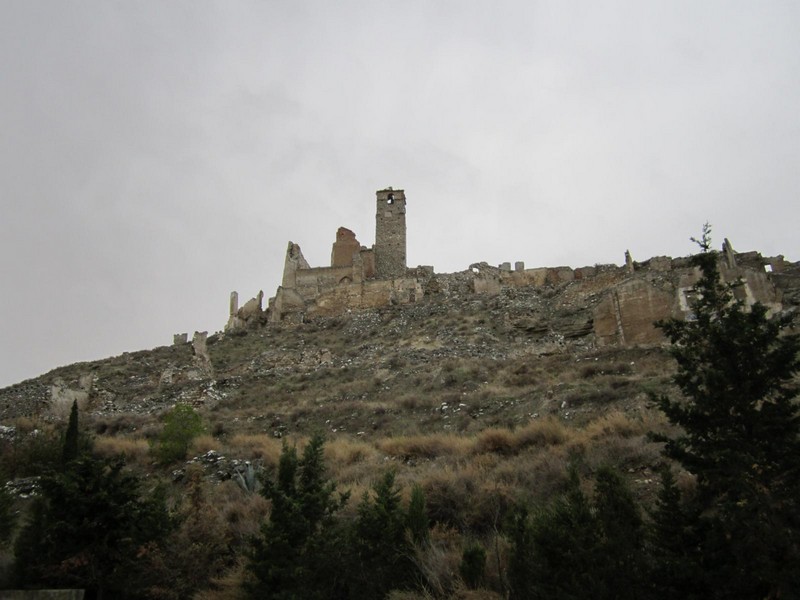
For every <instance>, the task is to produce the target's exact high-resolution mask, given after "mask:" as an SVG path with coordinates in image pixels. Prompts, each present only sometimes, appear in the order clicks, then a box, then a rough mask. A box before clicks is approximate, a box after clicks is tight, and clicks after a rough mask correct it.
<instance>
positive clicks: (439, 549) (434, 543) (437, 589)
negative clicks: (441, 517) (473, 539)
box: [413, 525, 461, 598]
mask: <svg viewBox="0 0 800 600" xmlns="http://www.w3.org/2000/svg"><path fill="white" fill-rule="evenodd" d="M413 561H414V564H416V566H417V569H418V570H419V572H420V573H422V576H423V578H424V580H425V588H426V589H428V590H430V591H431V593H432V594H433V596H434V597H438V598H442V597H445V596H447V595H448V594H449V593H450V592H451V591H452V590H453V589H455V587H456V585H457V584H458V580H457V576H456V573H458V565H459V564H461V536H460V535H459V534H458V532H456V531H454V530H452V529H450V528H448V527H442V526H441V525H436V526H434V527H433V529H431V534H430V539H429V541H428V542H427V543H425V544H417V545H415V546H414V556H413ZM423 598H424V596H423Z"/></svg>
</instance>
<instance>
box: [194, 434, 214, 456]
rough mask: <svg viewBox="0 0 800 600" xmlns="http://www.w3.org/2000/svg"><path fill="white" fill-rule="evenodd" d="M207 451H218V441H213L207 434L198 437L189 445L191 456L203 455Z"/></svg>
mask: <svg viewBox="0 0 800 600" xmlns="http://www.w3.org/2000/svg"><path fill="white" fill-rule="evenodd" d="M209 450H219V440H215V439H214V438H213V436H211V435H209V434H203V435H198V436H197V437H196V438H194V439H193V440H192V443H191V444H190V445H189V454H190V455H191V456H198V455H200V454H205V453H206V452H208V451H209Z"/></svg>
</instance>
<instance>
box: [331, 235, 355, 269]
mask: <svg viewBox="0 0 800 600" xmlns="http://www.w3.org/2000/svg"><path fill="white" fill-rule="evenodd" d="M360 250H361V244H359V243H358V240H357V239H356V234H355V233H353V232H352V231H350V230H349V229H347V228H346V227H339V230H338V231H337V232H336V241H335V242H334V243H333V248H332V249H331V266H332V267H349V266H352V264H353V258H354V257H355V255H356V254H358V253H359V251H360Z"/></svg>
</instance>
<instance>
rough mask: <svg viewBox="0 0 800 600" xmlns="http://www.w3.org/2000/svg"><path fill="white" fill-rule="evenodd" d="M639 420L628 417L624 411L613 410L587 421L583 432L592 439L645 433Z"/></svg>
mask: <svg viewBox="0 0 800 600" xmlns="http://www.w3.org/2000/svg"><path fill="white" fill-rule="evenodd" d="M645 432H646V429H645V428H644V427H643V424H642V422H641V421H638V422H637V421H635V420H632V419H629V418H628V417H627V415H625V413H622V412H619V411H613V412H610V413H608V414H605V415H603V416H602V417H600V418H599V419H596V420H594V421H592V422H591V423H589V424H588V425H587V426H586V428H585V429H584V434H585V435H586V436H587V437H588V438H589V439H592V440H596V439H599V438H603V437H606V436H620V437H631V436H634V435H641V434H642V433H645Z"/></svg>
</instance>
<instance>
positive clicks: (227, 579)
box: [194, 558, 249, 600]
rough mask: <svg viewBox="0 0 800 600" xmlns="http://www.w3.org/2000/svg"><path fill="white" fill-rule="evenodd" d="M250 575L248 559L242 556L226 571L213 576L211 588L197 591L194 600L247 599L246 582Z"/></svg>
mask: <svg viewBox="0 0 800 600" xmlns="http://www.w3.org/2000/svg"><path fill="white" fill-rule="evenodd" d="M248 575H249V572H248V570H247V561H246V560H245V559H244V558H242V559H240V560H239V561H238V562H236V564H234V565H233V567H231V568H230V569H228V570H227V571H225V573H223V574H222V575H220V576H219V577H216V578H213V579H212V580H211V585H210V587H209V589H207V590H202V591H199V592H197V593H196V594H195V595H194V600H246V598H247V594H246V592H245V590H244V582H245V580H246V579H247V577H248Z"/></svg>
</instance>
